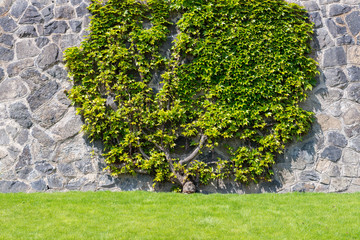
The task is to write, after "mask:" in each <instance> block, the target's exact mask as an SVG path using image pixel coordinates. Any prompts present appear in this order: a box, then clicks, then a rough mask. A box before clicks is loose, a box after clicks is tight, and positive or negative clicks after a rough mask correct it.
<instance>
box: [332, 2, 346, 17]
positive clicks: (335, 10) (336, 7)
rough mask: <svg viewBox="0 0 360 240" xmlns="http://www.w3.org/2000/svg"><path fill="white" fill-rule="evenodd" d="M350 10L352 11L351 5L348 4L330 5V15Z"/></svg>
mask: <svg viewBox="0 0 360 240" xmlns="http://www.w3.org/2000/svg"><path fill="white" fill-rule="evenodd" d="M350 11H351V7H350V6H348V5H341V4H334V5H331V7H330V11H329V16H330V17H334V16H338V15H342V14H345V13H347V12H350Z"/></svg>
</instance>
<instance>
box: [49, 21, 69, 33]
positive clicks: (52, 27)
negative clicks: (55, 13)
mask: <svg viewBox="0 0 360 240" xmlns="http://www.w3.org/2000/svg"><path fill="white" fill-rule="evenodd" d="M68 29H69V25H68V24H67V23H66V22H65V21H53V22H50V23H48V24H46V25H45V26H44V35H45V36H49V35H51V34H54V33H66V31H67V30H68Z"/></svg>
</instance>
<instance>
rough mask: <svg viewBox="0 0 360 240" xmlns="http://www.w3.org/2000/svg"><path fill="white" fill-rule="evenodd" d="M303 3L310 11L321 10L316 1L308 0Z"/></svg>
mask: <svg viewBox="0 0 360 240" xmlns="http://www.w3.org/2000/svg"><path fill="white" fill-rule="evenodd" d="M303 5H304V7H305V9H306V10H308V11H309V12H314V11H319V10H320V8H319V5H317V3H316V1H306V2H303Z"/></svg>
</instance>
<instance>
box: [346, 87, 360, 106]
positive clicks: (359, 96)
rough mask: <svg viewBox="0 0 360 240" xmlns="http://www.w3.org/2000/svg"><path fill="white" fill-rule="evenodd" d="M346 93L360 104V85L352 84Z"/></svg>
mask: <svg viewBox="0 0 360 240" xmlns="http://www.w3.org/2000/svg"><path fill="white" fill-rule="evenodd" d="M346 91H347V96H348V98H349V99H350V100H353V101H355V102H357V103H360V83H352V84H350V85H349V87H348V88H347V89H346Z"/></svg>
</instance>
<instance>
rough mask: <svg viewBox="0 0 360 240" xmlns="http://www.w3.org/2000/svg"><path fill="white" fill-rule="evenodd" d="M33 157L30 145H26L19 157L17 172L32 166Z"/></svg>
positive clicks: (16, 166)
mask: <svg viewBox="0 0 360 240" xmlns="http://www.w3.org/2000/svg"><path fill="white" fill-rule="evenodd" d="M31 160H32V156H31V152H30V147H29V145H26V146H25V147H24V149H23V151H22V153H21V155H20V157H19V161H18V162H17V163H16V165H15V170H19V169H21V168H23V167H25V166H28V165H30V164H31Z"/></svg>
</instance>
